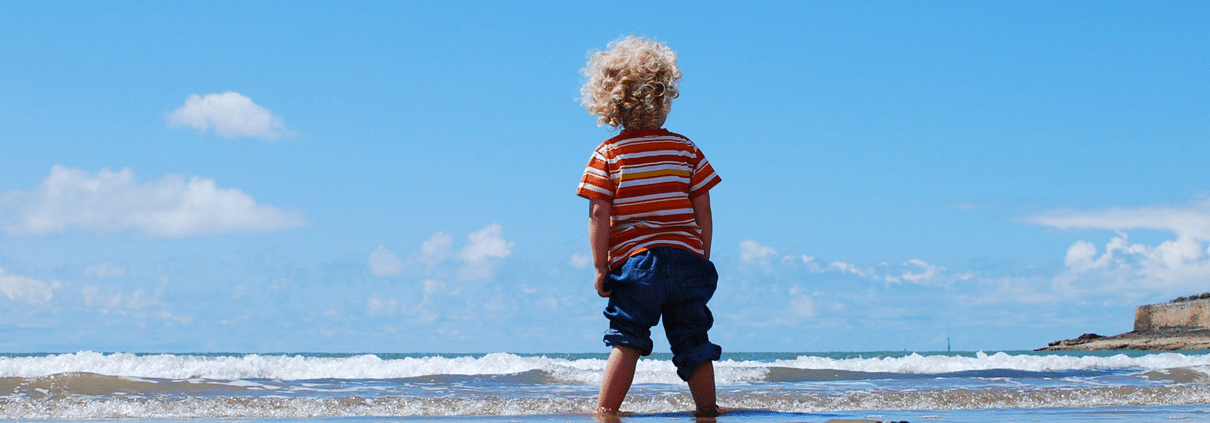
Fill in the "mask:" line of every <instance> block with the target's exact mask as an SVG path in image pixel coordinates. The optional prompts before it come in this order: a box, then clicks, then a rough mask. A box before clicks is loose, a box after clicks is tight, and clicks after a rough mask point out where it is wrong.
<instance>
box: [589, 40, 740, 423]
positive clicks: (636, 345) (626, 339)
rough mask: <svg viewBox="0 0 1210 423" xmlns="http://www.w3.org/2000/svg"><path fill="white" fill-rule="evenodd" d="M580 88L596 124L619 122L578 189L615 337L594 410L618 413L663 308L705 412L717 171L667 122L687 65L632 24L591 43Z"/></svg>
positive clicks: (710, 396)
mask: <svg viewBox="0 0 1210 423" xmlns="http://www.w3.org/2000/svg"><path fill="white" fill-rule="evenodd" d="M583 72H584V74H585V75H586V76H587V77H588V81H587V82H586V83H585V84H584V86H583V87H582V88H581V89H580V93H581V94H582V95H583V97H582V98H581V101H582V103H583V104H584V106H585V107H586V108H587V109H588V112H589V113H591V114H594V115H597V116H598V119H597V124H598V125H609V126H611V127H613V128H615V129H616V128H617V127H619V126H620V127H622V132H621V133H620V134H618V135H617V136H615V137H613V138H610V139H608V140H606V141H605V142H604V143H602V144H601V145H600V147H597V149H596V151H594V152H593V154H592V158H591V159H590V160H589V162H588V167H587V168H586V169H585V170H584V176H583V177H582V178H581V180H580V185H579V188H578V189H577V190H576V194H577V195H579V196H581V197H584V198H587V199H588V200H589V217H588V239H589V242H590V243H591V244H592V257H593V265H594V266H595V267H596V279H595V284H596V289H597V294H598V295H600V296H602V297H608V298H609V305H608V306H607V307H606V308H605V317H607V318H608V319H609V330H608V331H606V332H605V344H606V345H608V346H611V347H613V351H612V353H611V354H610V355H609V361H608V363H606V365H605V374H604V377H603V378H602V380H601V394H600V399H599V401H598V403H597V412H598V413H602V414H616V413H617V411H618V408H619V407H621V405H622V400H624V399H625V398H626V393H627V391H629V390H630V384H631V382H632V381H633V380H634V370H635V365H636V363H637V362H638V359H639V356H646V355H648V354H651V350H652V347H653V345H652V341H651V327H652V326H655V325H656V324H657V323H658V322H659V320H660V318H661V316H662V317H663V319H664V331H665V332H666V333H667V335H668V342H669V344H670V346H671V348H672V354H673V357H672V362H673V364H675V365H676V367H677V375H678V376H680V377H681V379H682V380H685V381H687V382H689V390H690V391H691V392H692V393H693V401H694V403H695V404H696V406H697V413H698V415H706V416H712V415H715V414H717V413H718V407H717V405H716V404H715V391H714V365H713V364H712V362H713V361H716V360H718V359H719V357H720V355H721V354H722V348H721V347H719V346H718V345H715V344H713V343H711V342H710V339H709V337H707V335H706V331H707V330H709V329H710V327H711V326H712V325H713V324H714V317H713V316H712V315H711V314H710V309H708V308H706V302H708V301H710V297H711V296H712V295H713V294H714V289H715V287H716V285H717V282H718V273H717V272H715V269H714V264H712V263H711V262H710V260H709V259H710V240H711V235H712V232H713V222H712V218H711V214H710V193H709V190H710V188H713V187H714V186H715V185H717V184H718V183H719V182H720V181H721V179H720V178H719V177H718V175H716V174H715V173H714V169H713V168H712V167H710V163H709V162H708V161H706V157H705V156H703V155H702V152H701V151H700V150H698V148H697V146H695V145H694V144H693V142H691V141H689V139H688V138H685V137H684V136H682V135H679V134H675V133H672V132H669V131H667V130H665V129H662V127H663V125H664V120H665V118H667V117H668V112H669V109H670V108H671V106H672V99H674V98H676V97H677V95H678V92H677V83H678V82H680V78H681V71H680V69H678V68H677V65H676V53H674V52H673V51H672V50H671V49H669V48H668V47H667V46H665V45H663V44H661V43H658V42H655V41H652V40H648V39H643V38H639V37H634V36H628V37H624V38H621V39H619V40H617V41H614V42H612V43H610V44H609V48H608V50H606V51H598V52H595V53H593V54H592V55H591V56H590V57H589V60H588V66H586V67H585V68H584V70H583Z"/></svg>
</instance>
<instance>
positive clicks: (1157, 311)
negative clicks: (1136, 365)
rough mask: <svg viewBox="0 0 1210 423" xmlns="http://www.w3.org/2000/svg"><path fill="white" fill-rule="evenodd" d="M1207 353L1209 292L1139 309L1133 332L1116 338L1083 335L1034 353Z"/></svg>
mask: <svg viewBox="0 0 1210 423" xmlns="http://www.w3.org/2000/svg"><path fill="white" fill-rule="evenodd" d="M1073 350H1074V351H1089V350H1160V351H1176V350H1210V293H1206V294H1202V295H1194V296H1191V297H1181V298H1177V299H1175V300H1172V302H1168V303H1161V304H1148V305H1143V306H1139V307H1138V308H1137V309H1135V311H1134V330H1132V331H1130V332H1126V333H1123V334H1120V335H1114V336H1101V335H1097V334H1095V333H1086V334H1083V335H1080V336H1079V337H1078V338H1075V339H1064V340H1062V341H1055V342H1051V343H1050V345H1048V346H1047V347H1045V348H1038V349H1037V350H1035V351H1073Z"/></svg>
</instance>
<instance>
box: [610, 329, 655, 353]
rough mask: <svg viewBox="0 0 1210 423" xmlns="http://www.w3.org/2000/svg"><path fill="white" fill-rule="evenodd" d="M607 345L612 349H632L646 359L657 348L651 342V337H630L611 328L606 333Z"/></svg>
mask: <svg viewBox="0 0 1210 423" xmlns="http://www.w3.org/2000/svg"><path fill="white" fill-rule="evenodd" d="M604 340H605V345H606V346H610V347H618V346H620V347H630V348H634V349H636V350H639V355H641V356H643V357H646V356H649V355H651V350H652V349H653V348H655V343H654V342H652V341H651V337H647V338H645V339H644V338H640V337H637V336H630V335H627V334H625V333H622V332H621V331H619V330H617V329H614V328H610V329H609V330H607V331H605V339H604Z"/></svg>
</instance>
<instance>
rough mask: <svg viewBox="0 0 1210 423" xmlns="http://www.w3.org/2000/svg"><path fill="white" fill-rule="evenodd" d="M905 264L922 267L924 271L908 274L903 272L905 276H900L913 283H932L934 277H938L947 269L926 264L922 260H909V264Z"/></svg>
mask: <svg viewBox="0 0 1210 423" xmlns="http://www.w3.org/2000/svg"><path fill="white" fill-rule="evenodd" d="M904 264H905V265H909V264H910V265H913V266H917V267H920V268H921V269H922V270H921V271H919V272H912V271H906V272H903V275H901V276H900V277H901V278H903V279H904V280H907V281H909V282H912V283H920V282H928V281H931V280H933V278H934V277H936V276H937V274H938V273H940V272H941V271H942V270H945V268H943V267H940V266H933V265H931V264H928V263H925V262H924V260H920V259H911V260H908V262H907V263H904Z"/></svg>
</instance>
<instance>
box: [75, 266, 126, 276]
mask: <svg viewBox="0 0 1210 423" xmlns="http://www.w3.org/2000/svg"><path fill="white" fill-rule="evenodd" d="M84 276H89V277H93V278H97V279H108V278H117V277H122V276H126V266H123V265H118V264H113V263H110V262H104V263H99V264H94V265H92V266H88V267H85V268H84Z"/></svg>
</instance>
